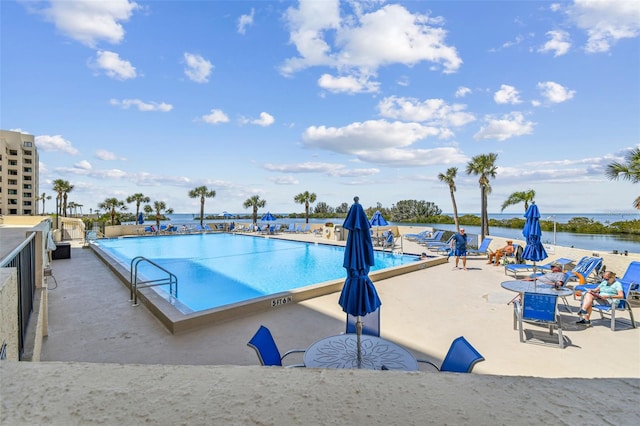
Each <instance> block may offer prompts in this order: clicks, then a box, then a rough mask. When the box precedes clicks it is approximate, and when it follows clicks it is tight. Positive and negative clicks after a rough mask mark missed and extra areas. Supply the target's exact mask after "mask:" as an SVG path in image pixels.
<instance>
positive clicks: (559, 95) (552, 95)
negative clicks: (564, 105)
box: [538, 81, 576, 104]
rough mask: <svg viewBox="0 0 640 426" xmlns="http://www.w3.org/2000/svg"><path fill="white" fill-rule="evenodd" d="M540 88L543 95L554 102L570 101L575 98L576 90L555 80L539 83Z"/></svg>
mask: <svg viewBox="0 0 640 426" xmlns="http://www.w3.org/2000/svg"><path fill="white" fill-rule="evenodd" d="M538 89H539V90H540V92H541V93H540V94H541V95H542V97H544V98H545V99H546V100H547V101H548V102H551V103H554V104H558V103H561V102H565V101H568V100H569V99H571V98H573V95H574V94H575V93H576V91H575V90H568V89H567V88H566V87H564V86H562V85H560V84H558V83H555V82H553V81H545V82H542V83H538Z"/></svg>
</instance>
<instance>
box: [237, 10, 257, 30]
mask: <svg viewBox="0 0 640 426" xmlns="http://www.w3.org/2000/svg"><path fill="white" fill-rule="evenodd" d="M254 14H255V9H254V8H251V13H249V14H248V15H240V18H238V33H239V34H244V33H245V32H246V29H247V27H249V26H251V25H253V16H254Z"/></svg>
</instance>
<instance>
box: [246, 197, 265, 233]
mask: <svg viewBox="0 0 640 426" xmlns="http://www.w3.org/2000/svg"><path fill="white" fill-rule="evenodd" d="M266 205H267V200H261V199H260V196H259V195H254V196H253V197H251V198H247V200H246V201H245V202H244V204H243V205H242V206H243V207H244V208H245V209H248V208H249V207H253V214H252V215H251V219H252V220H253V226H256V225H257V224H258V208H259V207H264V206H266Z"/></svg>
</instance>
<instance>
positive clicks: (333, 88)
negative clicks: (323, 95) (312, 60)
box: [318, 74, 380, 94]
mask: <svg viewBox="0 0 640 426" xmlns="http://www.w3.org/2000/svg"><path fill="white" fill-rule="evenodd" d="M318 86H320V87H322V88H323V89H326V90H328V91H330V92H332V93H350V94H353V93H369V92H370V93H376V92H378V91H379V90H380V83H378V82H371V81H369V80H368V77H365V78H357V77H355V76H352V75H351V76H342V77H334V76H332V75H329V74H322V76H321V77H320V78H319V79H318Z"/></svg>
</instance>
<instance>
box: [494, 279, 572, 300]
mask: <svg viewBox="0 0 640 426" xmlns="http://www.w3.org/2000/svg"><path fill="white" fill-rule="evenodd" d="M500 286H501V287H502V288H504V289H505V290H509V291H515V292H518V293H541V294H556V295H557V296H558V297H567V296H571V295H572V294H573V290H572V289H570V288H569V287H564V286H563V287H560V288H555V287H554V286H552V285H551V284H544V283H541V282H537V281H525V280H513V281H503V282H502V284H500Z"/></svg>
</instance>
